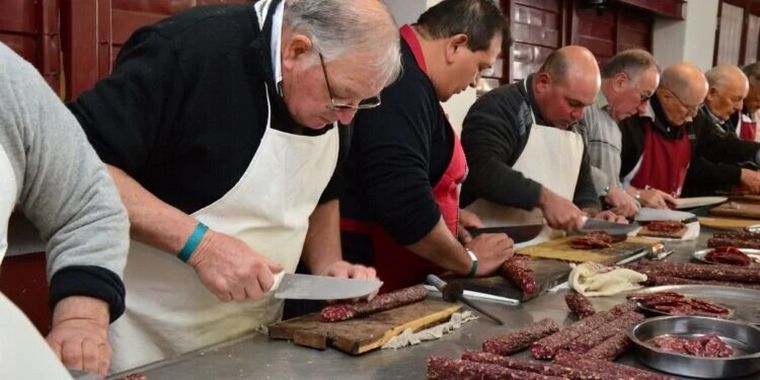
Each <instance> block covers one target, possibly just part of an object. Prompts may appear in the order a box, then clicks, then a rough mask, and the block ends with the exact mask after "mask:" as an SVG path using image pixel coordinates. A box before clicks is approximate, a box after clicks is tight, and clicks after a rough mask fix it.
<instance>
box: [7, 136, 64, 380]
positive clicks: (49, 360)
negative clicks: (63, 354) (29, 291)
mask: <svg viewBox="0 0 760 380" xmlns="http://www.w3.org/2000/svg"><path fill="white" fill-rule="evenodd" d="M17 185H18V183H17V182H16V175H15V173H14V171H13V166H12V165H11V162H10V160H9V159H8V156H7V155H6V153H5V149H4V148H3V146H2V145H0V262H2V261H3V258H4V257H5V252H6V251H7V249H8V219H10V216H11V212H13V208H14V207H15V205H16V197H17V195H18V187H17ZM0 321H1V322H0V379H71V376H70V375H69V372H68V371H67V370H66V369H65V368H64V367H63V364H62V363H61V361H60V360H59V359H58V357H56V356H55V353H54V352H53V350H52V349H50V346H48V344H47V342H46V341H45V339H44V338H43V337H42V335H40V332H39V331H38V330H37V328H35V327H34V325H33V324H32V322H30V321H29V319H28V318H27V317H26V315H24V313H23V312H22V311H21V310H19V308H18V307H16V305H14V304H13V302H11V300H9V299H8V298H7V297H6V296H5V295H3V294H2V293H0Z"/></svg>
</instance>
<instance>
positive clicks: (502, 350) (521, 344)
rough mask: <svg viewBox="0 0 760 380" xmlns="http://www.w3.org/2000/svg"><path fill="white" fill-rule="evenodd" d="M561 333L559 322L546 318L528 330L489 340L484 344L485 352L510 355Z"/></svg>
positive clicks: (523, 329) (527, 328)
mask: <svg viewBox="0 0 760 380" xmlns="http://www.w3.org/2000/svg"><path fill="white" fill-rule="evenodd" d="M557 331H559V326H558V325H557V322H555V321H554V320H553V319H549V318H544V319H542V320H540V321H538V322H536V323H534V324H532V325H530V326H528V327H526V328H522V329H519V330H517V331H512V332H509V333H507V334H506V335H502V336H500V337H497V338H493V339H489V340H486V341H485V342H483V351H486V352H491V353H494V354H498V355H509V354H511V353H514V352H518V351H522V350H524V349H526V348H528V347H530V345H531V344H532V343H533V342H535V341H537V340H539V339H541V338H543V337H546V336H549V335H551V334H554V333H556V332H557Z"/></svg>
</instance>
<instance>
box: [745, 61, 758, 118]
mask: <svg viewBox="0 0 760 380" xmlns="http://www.w3.org/2000/svg"><path fill="white" fill-rule="evenodd" d="M742 71H744V75H746V76H747V79H749V94H748V95H747V98H745V99H744V105H745V106H746V108H747V112H749V113H751V114H753V113H755V112H757V111H758V110H760V62H755V63H752V64H749V65H747V66H744V67H743V68H742Z"/></svg>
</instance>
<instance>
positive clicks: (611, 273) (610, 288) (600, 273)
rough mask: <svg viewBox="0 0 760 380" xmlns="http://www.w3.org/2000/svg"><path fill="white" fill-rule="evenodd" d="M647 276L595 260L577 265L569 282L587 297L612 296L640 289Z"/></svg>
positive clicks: (571, 273) (571, 272)
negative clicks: (595, 261)
mask: <svg viewBox="0 0 760 380" xmlns="http://www.w3.org/2000/svg"><path fill="white" fill-rule="evenodd" d="M646 280H647V276H646V275H644V274H641V273H639V272H636V271H633V270H630V269H626V268H615V267H608V266H605V265H602V264H598V263H594V262H585V263H583V264H578V265H575V266H574V268H573V269H572V270H571V271H570V276H569V277H568V283H569V284H570V287H571V288H573V289H575V291H576V292H578V293H580V294H583V295H584V296H586V297H598V296H611V295H613V294H618V293H621V292H625V291H629V290H634V289H639V288H641V287H642V285H640V283H641V282H644V281H646Z"/></svg>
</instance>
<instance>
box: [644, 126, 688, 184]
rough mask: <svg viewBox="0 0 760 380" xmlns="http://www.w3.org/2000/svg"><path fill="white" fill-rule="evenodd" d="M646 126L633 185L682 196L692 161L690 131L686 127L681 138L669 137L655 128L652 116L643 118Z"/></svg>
mask: <svg viewBox="0 0 760 380" xmlns="http://www.w3.org/2000/svg"><path fill="white" fill-rule="evenodd" d="M643 127H644V129H645V131H646V132H645V133H646V137H645V138H644V153H643V154H642V158H641V166H639V171H638V172H637V173H636V175H635V176H634V177H633V180H631V185H633V186H635V187H637V188H639V189H644V188H646V187H647V186H649V187H652V188H655V189H658V190H661V191H664V192H666V193H669V194H672V195H674V196H676V197H678V196H680V195H681V190H683V183H684V181H685V180H686V171H687V170H688V169H689V162H690V161H691V143H690V142H689V134H688V133H685V131H684V133H683V136H682V137H681V138H680V139H678V140H673V139H668V138H666V137H665V136H663V135H661V134H659V133H657V132H655V131H654V130H653V128H654V126H653V125H652V122H651V121H650V120H649V119H644V125H643Z"/></svg>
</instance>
